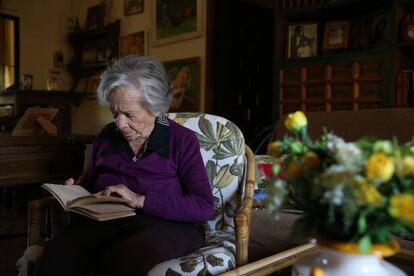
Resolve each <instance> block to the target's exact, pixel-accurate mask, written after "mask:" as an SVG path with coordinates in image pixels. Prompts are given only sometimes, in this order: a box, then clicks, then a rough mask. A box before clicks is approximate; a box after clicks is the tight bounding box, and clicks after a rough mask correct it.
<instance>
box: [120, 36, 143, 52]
mask: <svg viewBox="0 0 414 276" xmlns="http://www.w3.org/2000/svg"><path fill="white" fill-rule="evenodd" d="M145 34H146V32H145V31H140V32H136V33H133V34H128V35H124V36H122V37H121V38H120V44H121V45H120V47H119V54H120V56H121V57H123V56H127V55H139V56H145V53H146V48H147V47H146V42H147V38H146V35H145Z"/></svg>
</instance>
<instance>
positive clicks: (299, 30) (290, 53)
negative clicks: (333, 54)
mask: <svg viewBox="0 0 414 276" xmlns="http://www.w3.org/2000/svg"><path fill="white" fill-rule="evenodd" d="M287 35H288V36H287V58H306V57H314V56H316V54H317V47H318V24H317V23H316V22H309V23H292V24H289V25H288V32H287Z"/></svg>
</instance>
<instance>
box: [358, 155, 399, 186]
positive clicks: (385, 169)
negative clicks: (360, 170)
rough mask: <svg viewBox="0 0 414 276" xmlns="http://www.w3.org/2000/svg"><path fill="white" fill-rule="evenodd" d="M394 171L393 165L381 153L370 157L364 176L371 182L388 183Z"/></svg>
mask: <svg viewBox="0 0 414 276" xmlns="http://www.w3.org/2000/svg"><path fill="white" fill-rule="evenodd" d="M394 171H395V166H394V163H393V162H392V160H391V159H390V158H388V157H387V156H386V155H385V154H383V153H376V154H373V155H371V157H370V158H369V159H368V161H367V164H366V165H365V174H366V175H367V177H368V178H369V179H372V180H380V181H384V182H385V181H388V180H389V179H390V178H391V177H392V175H393V174H394Z"/></svg>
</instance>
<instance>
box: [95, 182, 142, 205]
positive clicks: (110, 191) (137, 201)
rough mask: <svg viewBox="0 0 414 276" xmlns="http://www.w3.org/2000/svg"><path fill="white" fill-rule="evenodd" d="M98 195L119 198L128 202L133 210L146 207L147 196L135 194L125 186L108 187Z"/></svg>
mask: <svg viewBox="0 0 414 276" xmlns="http://www.w3.org/2000/svg"><path fill="white" fill-rule="evenodd" d="M96 195H104V196H118V197H121V198H124V199H126V200H128V201H129V203H127V204H128V206H129V207H131V208H142V207H144V201H145V196H143V195H140V194H136V193H134V192H133V191H131V190H130V189H128V188H127V187H126V186H125V185H123V184H118V185H113V186H107V187H106V188H105V189H103V190H102V191H100V192H98V193H96Z"/></svg>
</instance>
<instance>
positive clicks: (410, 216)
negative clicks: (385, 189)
mask: <svg viewBox="0 0 414 276" xmlns="http://www.w3.org/2000/svg"><path fill="white" fill-rule="evenodd" d="M388 212H389V213H390V215H391V216H392V217H394V218H397V219H400V220H402V221H405V222H408V223H414V196H413V195H410V194H400V195H395V196H392V197H391V200H390V206H389V208H388Z"/></svg>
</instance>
